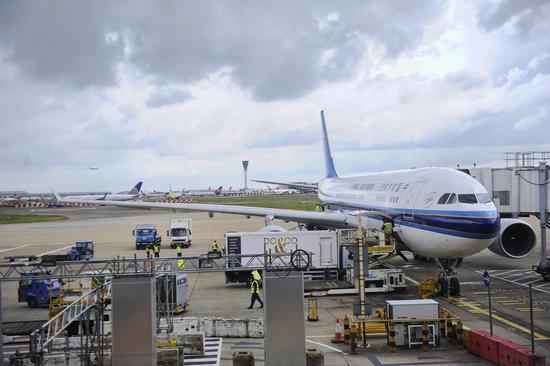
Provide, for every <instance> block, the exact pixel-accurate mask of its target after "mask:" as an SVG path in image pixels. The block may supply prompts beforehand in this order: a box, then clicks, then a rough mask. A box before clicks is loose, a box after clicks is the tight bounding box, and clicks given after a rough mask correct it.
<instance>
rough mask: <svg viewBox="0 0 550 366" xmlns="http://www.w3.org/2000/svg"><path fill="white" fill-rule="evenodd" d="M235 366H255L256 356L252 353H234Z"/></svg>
mask: <svg viewBox="0 0 550 366" xmlns="http://www.w3.org/2000/svg"><path fill="white" fill-rule="evenodd" d="M233 366H254V354H253V353H252V352H250V351H236V352H233Z"/></svg>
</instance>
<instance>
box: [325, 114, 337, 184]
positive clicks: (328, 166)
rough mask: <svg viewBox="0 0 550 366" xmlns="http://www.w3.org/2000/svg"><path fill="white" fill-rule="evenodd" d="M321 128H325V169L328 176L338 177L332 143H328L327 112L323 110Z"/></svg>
mask: <svg viewBox="0 0 550 366" xmlns="http://www.w3.org/2000/svg"><path fill="white" fill-rule="evenodd" d="M321 128H322V129H323V148H324V151H325V170H326V176H327V178H335V177H338V174H337V173H336V169H334V161H333V160H332V154H331V153H330V145H329V143H328V134H327V125H326V124H325V113H324V112H323V111H321Z"/></svg>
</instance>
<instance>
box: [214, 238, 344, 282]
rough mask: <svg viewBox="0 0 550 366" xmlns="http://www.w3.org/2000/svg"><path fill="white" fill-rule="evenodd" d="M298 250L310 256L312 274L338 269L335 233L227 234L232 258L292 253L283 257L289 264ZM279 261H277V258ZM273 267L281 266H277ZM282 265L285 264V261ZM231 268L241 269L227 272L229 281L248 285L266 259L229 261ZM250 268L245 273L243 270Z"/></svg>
mask: <svg viewBox="0 0 550 366" xmlns="http://www.w3.org/2000/svg"><path fill="white" fill-rule="evenodd" d="M296 249H302V250H304V251H306V252H307V253H309V254H310V258H311V259H310V260H311V265H310V271H311V270H313V271H315V270H320V271H325V270H328V269H334V270H337V269H338V262H339V261H338V236H337V235H336V232H335V231H332V230H319V231H282V232H262V231H258V232H240V233H226V234H225V253H226V254H228V255H231V254H237V255H241V256H242V255H261V254H264V253H270V252H271V253H273V254H285V253H286V254H288V255H289V257H285V258H283V261H285V262H286V263H288V262H289V260H290V254H291V253H292V252H293V251H295V250H296ZM275 261H277V259H275ZM273 265H275V266H276V265H277V263H274V264H273ZM279 265H283V263H282V262H280V263H279ZM226 267H227V268H239V270H235V271H226V272H225V282H226V283H232V282H240V283H248V281H249V279H250V272H251V271H252V270H254V269H263V268H264V264H263V258H262V259H259V258H254V257H241V258H238V259H228V260H227V262H226ZM243 267H246V268H250V271H243V270H241V268H243Z"/></svg>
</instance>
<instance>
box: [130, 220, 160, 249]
mask: <svg viewBox="0 0 550 366" xmlns="http://www.w3.org/2000/svg"><path fill="white" fill-rule="evenodd" d="M132 235H134V236H135V237H136V249H145V247H146V246H147V245H150V246H153V245H155V244H157V245H159V246H160V245H161V242H162V237H161V236H160V234H159V233H158V232H157V227H156V226H155V225H152V224H140V225H136V227H135V229H134V230H133V231H132Z"/></svg>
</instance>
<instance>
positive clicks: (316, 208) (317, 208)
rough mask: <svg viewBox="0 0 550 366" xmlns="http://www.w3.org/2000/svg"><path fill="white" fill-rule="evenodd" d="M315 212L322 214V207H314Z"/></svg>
mask: <svg viewBox="0 0 550 366" xmlns="http://www.w3.org/2000/svg"><path fill="white" fill-rule="evenodd" d="M314 211H315V212H323V206H321V205H315V210H314Z"/></svg>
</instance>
